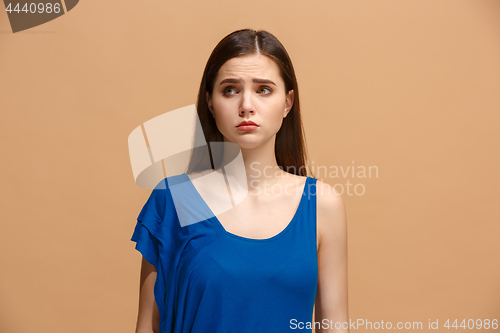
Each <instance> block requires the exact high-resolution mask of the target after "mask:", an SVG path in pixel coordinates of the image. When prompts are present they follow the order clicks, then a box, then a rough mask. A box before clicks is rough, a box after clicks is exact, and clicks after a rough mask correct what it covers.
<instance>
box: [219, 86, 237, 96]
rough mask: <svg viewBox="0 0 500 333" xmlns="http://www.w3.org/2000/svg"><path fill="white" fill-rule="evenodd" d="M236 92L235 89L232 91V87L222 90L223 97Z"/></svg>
mask: <svg viewBox="0 0 500 333" xmlns="http://www.w3.org/2000/svg"><path fill="white" fill-rule="evenodd" d="M235 92H236V89H234V87H226V88H225V89H224V90H223V92H222V93H223V94H224V95H231V94H232V93H235Z"/></svg>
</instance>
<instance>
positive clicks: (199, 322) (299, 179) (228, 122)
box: [132, 29, 349, 333]
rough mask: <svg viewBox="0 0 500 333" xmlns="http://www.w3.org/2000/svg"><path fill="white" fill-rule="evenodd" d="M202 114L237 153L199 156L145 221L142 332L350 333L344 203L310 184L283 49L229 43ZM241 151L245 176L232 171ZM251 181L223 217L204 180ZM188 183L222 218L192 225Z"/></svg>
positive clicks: (141, 225)
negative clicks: (184, 219)
mask: <svg viewBox="0 0 500 333" xmlns="http://www.w3.org/2000/svg"><path fill="white" fill-rule="evenodd" d="M197 112H198V117H199V120H200V123H201V127H202V129H203V134H204V136H205V139H206V142H208V143H209V147H212V148H213V147H214V146H212V145H210V143H211V142H224V143H227V144H228V145H224V146H223V147H224V148H223V149H220V150H215V149H212V150H211V151H210V156H206V154H205V155H204V154H203V151H202V150H194V152H193V155H192V158H191V161H190V164H189V167H188V170H187V172H186V173H183V174H181V175H175V176H170V177H168V178H166V179H165V180H163V181H162V182H161V183H162V186H157V188H155V189H154V190H153V192H152V194H151V196H150V197H149V199H148V202H147V203H146V204H145V205H144V207H143V209H142V211H141V213H140V214H139V217H138V218H137V220H138V222H137V225H136V228H135V230H134V235H133V236H132V240H133V241H136V242H137V245H136V249H138V250H139V251H140V252H141V253H142V254H143V260H142V268H141V287H140V300H139V314H138V320H137V328H136V332H137V333H151V332H160V333H167V332H168V333H170V332H175V333H181V332H186V333H187V332H191V333H207V332H209V333H212V332H213V333H217V332H238V333H243V332H252V333H253V332H294V331H295V332H296V331H297V330H300V331H302V332H312V328H314V329H315V331H316V332H349V325H348V321H349V319H348V308H347V223H346V214H345V209H344V203H343V201H342V198H341V196H340V195H338V194H337V193H336V192H335V190H334V189H333V188H332V187H331V186H330V185H328V184H326V183H323V182H321V181H319V180H317V179H315V178H313V177H310V176H308V175H307V170H306V152H305V151H306V150H305V144H304V137H303V129H302V123H301V117H300V105H299V95H298V85H297V81H296V77H295V73H294V69H293V66H292V63H291V60H290V58H289V56H288V54H287V52H286V50H285V48H284V47H283V45H282V44H281V43H280V42H279V41H278V40H277V39H276V37H274V36H273V35H272V34H270V33H269V32H266V31H262V30H261V31H254V30H250V29H244V30H238V31H235V32H233V33H231V34H229V35H228V36H226V37H225V38H224V39H222V40H221V41H220V42H219V44H218V45H217V46H216V47H215V49H214V50H213V52H212V54H211V56H210V58H209V60H208V62H207V65H206V67H205V71H204V74H203V78H202V82H201V86H200V90H199V94H198V100H197ZM231 144H232V145H237V147H239V150H240V151H241V156H242V158H243V164H244V168H243V169H241V168H239V169H238V168H230V167H228V166H229V164H230V163H231V161H232V160H233V159H234V156H235V154H234V153H231V152H230V148H227V147H228V146H230V145H231ZM221 170H224V172H222V171H221ZM241 170H243V171H241ZM242 173H243V176H244V179H245V180H247V181H248V183H247V184H245V185H248V186H247V187H246V188H247V190H248V194H247V195H246V197H245V198H244V199H243V200H242V201H241V202H239V203H238V204H237V205H233V208H231V209H228V210H226V211H224V212H223V213H220V214H218V215H217V216H216V214H213V213H212V211H213V209H212V208H213V207H210V206H209V205H208V204H207V200H206V199H207V198H209V197H210V198H211V202H218V201H219V199H218V192H217V191H215V190H214V187H213V184H212V183H210V182H209V181H203V179H207V178H206V176H207V175H211V176H213V175H215V176H219V178H220V177H222V176H223V177H224V178H223V179H225V180H226V181H227V182H228V183H232V184H235V183H236V181H233V182H232V181H231V180H236V179H241V176H242ZM210 179H214V178H213V177H211V178H210ZM220 179H222V178H220ZM182 184H188V187H187V197H186V198H188V200H184V201H189V202H191V203H192V204H193V205H194V206H196V207H204V209H205V211H208V212H210V213H212V214H211V216H209V217H208V218H206V219H204V220H201V219H200V220H201V221H199V222H197V223H193V224H189V225H181V223H180V221H179V215H180V214H178V211H177V212H176V205H175V203H174V195H173V193H174V191H173V188H174V187H173V186H174V185H182ZM178 200H179V199H178ZM194 206H193V207H194ZM313 315H314V320H313Z"/></svg>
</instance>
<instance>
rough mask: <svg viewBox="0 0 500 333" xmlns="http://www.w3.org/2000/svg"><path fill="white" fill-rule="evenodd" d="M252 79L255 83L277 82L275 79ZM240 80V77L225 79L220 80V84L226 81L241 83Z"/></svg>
mask: <svg viewBox="0 0 500 333" xmlns="http://www.w3.org/2000/svg"><path fill="white" fill-rule="evenodd" d="M252 81H253V82H254V83H267V84H272V85H276V83H274V82H273V81H271V80H268V79H253V80H252ZM240 82H241V80H240V79H224V80H222V81H221V82H220V84H219V85H221V84H224V83H240Z"/></svg>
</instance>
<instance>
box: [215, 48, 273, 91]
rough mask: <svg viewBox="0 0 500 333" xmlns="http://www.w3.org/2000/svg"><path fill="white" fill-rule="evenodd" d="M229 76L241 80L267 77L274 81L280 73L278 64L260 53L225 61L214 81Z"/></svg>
mask: <svg viewBox="0 0 500 333" xmlns="http://www.w3.org/2000/svg"><path fill="white" fill-rule="evenodd" d="M231 77H233V78H239V79H242V80H244V79H250V80H251V79H253V78H259V79H269V80H273V81H274V82H276V81H275V80H278V79H279V78H280V73H279V67H278V65H277V64H276V63H275V62H274V61H273V60H272V59H271V58H269V57H267V56H264V55H261V54H253V55H248V56H242V57H235V58H232V59H229V60H228V61H226V62H225V63H224V65H222V67H221V68H220V70H219V73H218V75H217V79H216V81H222V80H224V79H226V78H231ZM276 84H278V82H276Z"/></svg>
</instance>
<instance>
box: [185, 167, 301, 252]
mask: <svg viewBox="0 0 500 333" xmlns="http://www.w3.org/2000/svg"><path fill="white" fill-rule="evenodd" d="M182 176H184V178H186V180H187V182H188V183H189V185H190V187H191V189H192V190H193V192H194V193H195V195H196V196H197V198H198V199H199V200H200V202H201V203H202V204H203V205H204V206H205V208H206V209H207V210H208V212H209V213H210V217H209V218H208V220H212V221H213V222H215V224H216V225H217V226H219V228H220V229H221V231H222V232H223V233H224V234H225V235H228V236H230V237H233V238H236V239H240V240H244V241H249V242H269V241H272V240H275V239H277V238H279V237H281V236H282V235H284V234H285V233H286V232H287V231H288V230H290V229H291V228H292V225H293V224H294V222H295V221H296V220H297V218H298V216H299V211H300V210H301V208H302V206H303V205H304V201H305V199H304V197H305V196H306V188H307V184H308V183H309V180H310V178H311V177H309V176H307V178H306V181H305V182H304V188H303V189H302V195H301V197H300V201H299V205H298V207H297V209H296V210H295V214H294V215H293V217H292V219H291V220H290V222H288V224H287V226H286V227H285V229H283V230H281V231H280V232H279V233H277V234H276V235H274V236H271V237H269V238H249V237H243V236H240V235H236V234H233V233H231V232H229V231H227V230H226V229H225V228H224V226H223V225H222V223H221V222H220V221H219V219H218V218H217V216H215V214H214V213H213V212H212V210H211V209H210V207H208V205H207V203H206V202H205V200H204V199H203V197H202V196H201V194H200V193H199V192H198V190H197V189H196V187H195V186H194V184H193V182H192V181H191V178H189V176H188V174H187V173H185V172H184V173H182Z"/></svg>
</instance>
